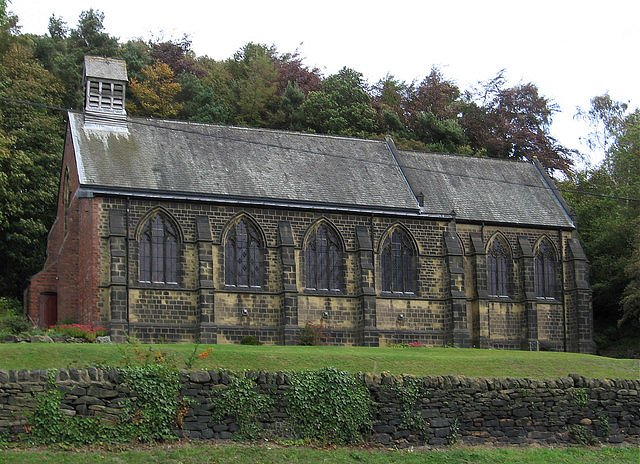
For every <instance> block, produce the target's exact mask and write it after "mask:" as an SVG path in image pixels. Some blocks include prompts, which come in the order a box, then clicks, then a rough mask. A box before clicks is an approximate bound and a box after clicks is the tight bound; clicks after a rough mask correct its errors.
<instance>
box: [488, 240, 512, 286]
mask: <svg viewBox="0 0 640 464" xmlns="http://www.w3.org/2000/svg"><path fill="white" fill-rule="evenodd" d="M511 256H512V252H511V246H510V245H509V241H508V240H507V239H506V237H505V236H504V235H502V233H500V232H496V233H495V234H494V235H493V237H491V239H490V240H489V242H488V244H487V293H488V294H489V295H491V296H509V295H510V293H511V291H510V290H511V289H510V287H511V285H510V281H511V268H512V259H511Z"/></svg>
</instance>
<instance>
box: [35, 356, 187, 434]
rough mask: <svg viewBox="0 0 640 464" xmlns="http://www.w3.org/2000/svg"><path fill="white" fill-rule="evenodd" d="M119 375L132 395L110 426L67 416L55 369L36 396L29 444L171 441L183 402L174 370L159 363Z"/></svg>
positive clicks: (82, 417)
mask: <svg viewBox="0 0 640 464" xmlns="http://www.w3.org/2000/svg"><path fill="white" fill-rule="evenodd" d="M117 373H118V375H119V376H121V378H122V381H123V384H125V385H126V386H127V387H128V388H129V389H130V390H131V392H132V397H131V399H130V400H129V401H127V402H125V403H124V404H123V405H122V406H123V407H122V413H121V414H120V416H119V418H118V420H117V421H115V422H109V421H106V420H101V419H100V418H98V417H85V416H77V415H69V414H67V413H65V412H64V410H63V409H62V408H61V405H62V392H61V391H60V389H59V388H58V387H57V385H56V383H55V378H56V371H55V370H52V371H49V378H48V381H47V388H46V390H45V391H44V392H43V393H41V394H39V395H38V396H37V398H36V409H35V411H34V413H33V415H32V416H31V417H30V419H29V425H30V431H31V434H30V441H32V442H33V443H36V444H52V443H62V444H72V445H80V444H91V443H121V442H128V441H131V440H139V441H144V442H148V441H153V440H160V439H166V438H171V437H174V433H173V428H174V426H175V424H176V423H177V422H178V421H179V420H180V417H179V413H180V412H181V411H185V409H184V405H185V402H184V400H181V399H180V398H179V392H180V376H179V373H178V371H177V370H176V369H174V368H170V367H167V366H164V365H161V364H147V365H144V366H131V367H125V368H119V369H117Z"/></svg>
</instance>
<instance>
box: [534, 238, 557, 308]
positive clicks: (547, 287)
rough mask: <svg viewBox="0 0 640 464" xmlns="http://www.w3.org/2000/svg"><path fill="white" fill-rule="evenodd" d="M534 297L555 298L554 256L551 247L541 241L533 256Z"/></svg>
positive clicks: (546, 242)
mask: <svg viewBox="0 0 640 464" xmlns="http://www.w3.org/2000/svg"><path fill="white" fill-rule="evenodd" d="M534 278H535V284H536V296H538V297H543V298H555V296H556V290H557V289H556V255H555V252H554V250H553V246H552V245H551V244H550V243H549V242H548V241H547V240H543V241H542V242H541V243H540V246H538V251H537V253H536V256H535V277H534Z"/></svg>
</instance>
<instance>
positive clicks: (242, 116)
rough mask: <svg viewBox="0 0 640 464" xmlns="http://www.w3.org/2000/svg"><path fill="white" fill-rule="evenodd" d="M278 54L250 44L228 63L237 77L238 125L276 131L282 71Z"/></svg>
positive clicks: (265, 47) (261, 46)
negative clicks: (276, 57) (279, 72)
mask: <svg viewBox="0 0 640 464" xmlns="http://www.w3.org/2000/svg"><path fill="white" fill-rule="evenodd" d="M274 53H275V50H274V49H273V48H269V47H267V46H265V45H261V44H255V43H252V42H250V43H248V44H246V45H245V46H244V47H243V48H242V49H240V50H239V51H238V52H236V54H235V55H234V57H233V59H232V60H229V61H228V66H229V70H230V72H231V75H232V77H233V81H232V82H233V84H232V85H233V87H232V88H233V90H234V94H235V119H236V122H237V123H238V124H242V125H249V126H257V127H275V126H277V125H278V120H279V119H281V118H280V115H279V114H278V111H277V110H278V107H279V98H278V96H277V91H278V71H277V69H276V64H275V59H274Z"/></svg>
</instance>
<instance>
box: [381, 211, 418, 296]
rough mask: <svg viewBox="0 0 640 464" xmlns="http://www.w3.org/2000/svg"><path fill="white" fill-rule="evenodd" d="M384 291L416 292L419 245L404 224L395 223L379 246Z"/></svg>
mask: <svg viewBox="0 0 640 464" xmlns="http://www.w3.org/2000/svg"><path fill="white" fill-rule="evenodd" d="M379 255H380V268H381V274H382V291H383V292H391V293H415V291H416V274H417V272H416V268H417V257H418V247H417V245H416V242H415V239H414V238H413V236H412V235H411V233H410V232H409V231H408V230H407V228H406V227H405V226H404V225H402V224H399V223H398V224H394V225H392V226H391V227H389V228H388V229H387V231H386V232H385V234H384V235H383V236H382V239H381V241H380V247H379Z"/></svg>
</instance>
